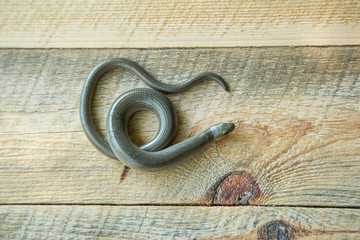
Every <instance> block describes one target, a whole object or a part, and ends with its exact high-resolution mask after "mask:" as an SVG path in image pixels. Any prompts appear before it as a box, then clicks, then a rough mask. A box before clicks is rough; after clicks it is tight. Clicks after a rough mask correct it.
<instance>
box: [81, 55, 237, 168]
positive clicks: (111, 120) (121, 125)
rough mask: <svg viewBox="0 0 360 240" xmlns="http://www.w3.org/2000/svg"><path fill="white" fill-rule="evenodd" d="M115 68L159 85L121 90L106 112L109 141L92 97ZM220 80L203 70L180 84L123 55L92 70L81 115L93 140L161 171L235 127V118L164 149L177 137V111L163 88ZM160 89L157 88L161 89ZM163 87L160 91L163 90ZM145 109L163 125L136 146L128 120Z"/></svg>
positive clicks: (136, 164)
mask: <svg viewBox="0 0 360 240" xmlns="http://www.w3.org/2000/svg"><path fill="white" fill-rule="evenodd" d="M116 68H123V69H126V70H129V71H131V72H132V73H134V74H135V75H137V76H138V77H140V78H141V79H142V80H143V81H144V82H145V83H146V84H147V85H149V86H150V87H151V88H153V89H155V90H153V89H146V88H138V89H133V90H130V91H128V92H126V93H124V94H122V95H121V96H120V97H119V98H118V99H116V101H115V102H114V103H113V105H112V106H111V108H110V110H109V113H108V117H107V127H106V133H107V139H108V142H106V141H105V140H104V139H103V138H102V137H101V136H100V134H99V133H98V131H97V130H96V129H95V126H94V123H93V121H92V117H91V100H92V96H93V93H94V89H95V86H96V83H97V82H98V80H99V79H100V78H101V76H102V75H103V74H104V73H105V72H107V71H109V70H111V69H116ZM206 78H208V79H212V80H215V81H217V82H218V83H219V84H220V85H221V86H222V87H223V88H224V89H225V90H227V88H226V84H225V81H224V80H223V79H222V78H221V77H220V76H218V75H216V74H214V73H201V74H198V75H196V76H194V77H192V78H191V79H189V80H187V81H185V82H183V83H179V84H166V83H162V82H159V81H157V80H156V79H155V78H153V77H152V76H151V75H150V74H149V73H147V72H146V71H145V70H144V69H142V68H141V67H140V66H139V65H137V64H136V63H134V62H132V61H130V60H127V59H123V58H114V59H108V60H105V61H103V62H101V63H100V64H99V65H97V66H96V67H95V68H94V69H93V70H92V71H91V72H90V74H89V76H88V78H87V80H86V82H85V84H84V88H83V91H82V94H81V101H80V119H81V124H82V126H83V130H84V132H85V134H86V135H87V137H88V139H89V140H90V142H91V143H92V144H93V145H94V146H95V147H96V148H97V149H98V150H99V151H101V152H102V153H104V154H105V155H107V156H109V157H111V158H115V159H119V160H120V161H121V162H123V163H124V164H125V165H127V166H129V167H131V168H134V169H137V170H142V171H156V170H161V169H164V168H167V167H170V166H173V165H175V164H178V163H180V162H181V161H183V160H186V159H188V158H190V157H191V156H193V155H194V154H195V153H197V152H199V151H201V150H202V149H203V148H204V147H205V146H206V145H207V144H208V143H210V142H213V141H216V140H218V139H220V138H221V137H223V136H224V135H226V134H227V133H229V132H231V131H232V130H233V129H234V124H232V123H221V124H217V125H214V126H212V127H211V128H209V129H207V130H205V131H204V132H202V133H200V134H199V135H197V136H195V137H192V138H189V139H187V140H185V141H183V142H180V143H178V144H175V145H173V146H171V147H168V148H166V149H164V148H165V147H166V146H167V145H169V144H170V142H171V141H172V140H173V139H174V137H175V134H176V129H177V116H176V112H175V110H174V109H173V107H172V104H171V102H170V101H169V100H168V99H167V98H166V97H165V96H164V95H163V94H161V93H160V92H164V93H173V92H181V91H184V90H185V89H187V88H188V87H190V86H191V85H192V84H194V83H196V82H198V81H200V80H203V79H206ZM156 90H157V91H156ZM159 91H160V92H159ZM142 109H147V110H150V111H152V112H154V113H155V114H156V116H157V117H158V119H159V122H160V124H159V125H160V127H159V131H158V133H157V135H156V137H155V138H154V139H153V140H151V141H150V142H148V143H147V144H145V145H143V146H141V147H137V146H136V145H134V144H133V143H132V141H131V140H130V138H129V136H128V121H129V118H130V117H131V115H132V114H133V113H134V112H136V111H138V110H142Z"/></svg>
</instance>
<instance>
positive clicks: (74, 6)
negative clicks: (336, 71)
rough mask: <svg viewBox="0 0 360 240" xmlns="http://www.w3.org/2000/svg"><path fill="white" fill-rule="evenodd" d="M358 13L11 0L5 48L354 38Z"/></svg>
mask: <svg viewBox="0 0 360 240" xmlns="http://www.w3.org/2000/svg"><path fill="white" fill-rule="evenodd" d="M359 12H360V3H359V1H350V0H344V1H342V0H338V1H333V0H325V1H324V0H304V1H292V0H277V1H254V0H252V1H245V0H244V1H232V0H220V1H212V0H202V1H194V0H193V1H175V0H171V1H167V0H155V1H154V0H146V1H140V0H136V1H133V0H127V1H109V0H102V1H92V2H89V1H70V0H68V1H66V0H62V1H56V2H54V1H46V2H44V1H40V0H35V1H26V0H21V1H10V0H5V1H2V4H1V8H0V16H1V23H0V47H2V48H8V47H10V48H11V47H16V48H75V47H76V48H104V47H105V48H119V47H127V48H128V47H136V48H138V47H140V48H149V47H156V48H158V47H160V48H164V47H234V46H294V45H299V46H300V45H301V46H304V45H317V46H322V45H351V44H360V14H359Z"/></svg>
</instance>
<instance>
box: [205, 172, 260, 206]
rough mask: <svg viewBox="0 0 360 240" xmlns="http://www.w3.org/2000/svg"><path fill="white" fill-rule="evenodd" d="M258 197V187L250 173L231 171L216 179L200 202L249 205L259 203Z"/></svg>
mask: <svg viewBox="0 0 360 240" xmlns="http://www.w3.org/2000/svg"><path fill="white" fill-rule="evenodd" d="M260 197H261V192H260V188H259V186H258V184H257V183H256V181H255V178H254V177H253V176H251V174H250V173H248V172H246V171H233V172H229V173H227V174H225V175H224V176H223V177H221V178H220V179H219V180H218V181H216V183H215V184H213V185H212V186H211V187H210V188H209V190H208V191H207V192H206V193H205V195H204V197H203V198H202V199H201V202H202V203H204V204H209V205H211V204H213V205H251V204H259V203H260V201H261V198H260Z"/></svg>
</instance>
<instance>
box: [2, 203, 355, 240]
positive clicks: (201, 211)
mask: <svg viewBox="0 0 360 240" xmlns="http://www.w3.org/2000/svg"><path fill="white" fill-rule="evenodd" d="M0 220H2V221H0V237H1V238H3V239H4V238H11V239H23V238H27V239H49V238H50V239H53V238H56V239H73V238H76V239H113V238H117V239H119V238H120V239H359V238H360V225H359V222H360V210H359V209H331V208H320V209H319V208H298V207H296V208H287V207H284V208H274V207H211V208H210V207H169V206H168V207H166V206H162V207H156V206H132V207H131V206H126V207H124V206H57V207H54V206H12V207H11V208H9V207H5V206H2V207H0Z"/></svg>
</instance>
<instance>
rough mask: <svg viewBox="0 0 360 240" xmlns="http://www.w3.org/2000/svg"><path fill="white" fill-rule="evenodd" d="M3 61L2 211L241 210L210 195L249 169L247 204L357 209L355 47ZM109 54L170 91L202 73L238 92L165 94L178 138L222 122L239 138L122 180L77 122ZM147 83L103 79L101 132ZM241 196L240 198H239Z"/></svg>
mask: <svg viewBox="0 0 360 240" xmlns="http://www.w3.org/2000/svg"><path fill="white" fill-rule="evenodd" d="M0 54H1V59H7V61H2V62H1V65H0V73H1V79H2V81H1V84H2V86H1V89H2V94H1V96H0V109H1V110H0V111H1V115H0V122H1V126H2V127H1V128H0V136H1V138H0V146H1V147H0V151H1V152H0V154H1V156H2V157H1V162H0V164H1V165H0V185H1V188H0V202H1V203H76V204H84V203H96V204H109V203H112V204H149V203H153V204H184V203H191V204H194V203H202V204H212V203H214V204H236V201H235V200H229V199H226V198H225V195H226V192H223V191H224V190H223V189H222V190H220V189H218V192H217V195H216V199H213V200H209V199H211V197H214V196H209V195H211V194H212V195H214V193H211V192H208V189H210V188H211V186H213V185H214V184H216V182H217V181H218V180H219V179H220V178H222V177H223V176H225V175H226V174H228V173H229V172H232V171H244V174H245V175H244V176H243V175H242V173H241V174H240V175H236V176H232V177H231V179H232V178H233V177H234V178H235V179H237V180H236V181H240V182H239V184H245V182H244V181H250V180H246V179H247V178H248V177H246V176H248V175H249V176H252V180H251V181H254V186H255V185H257V187H256V188H257V189H258V190H257V191H258V193H257V194H258V196H257V197H255V196H254V198H252V199H250V200H249V201H245V202H242V203H241V204H257V205H258V204H260V205H288V206H293V205H296V206H333V207H338V206H343V207H359V206H360V189H359V178H360V175H359V172H360V138H359V137H360V112H359V110H360V98H359V96H360V81H359V74H360V68H359V66H360V50H359V48H358V47H329V48H317V47H297V48H284V47H274V48H236V49H233V48H232V49H169V50H134V49H130V50H1V51H0ZM109 57H126V58H130V59H132V60H134V61H136V62H138V63H139V64H140V65H142V66H144V67H145V68H146V69H147V70H148V71H150V72H151V73H152V74H153V75H154V76H156V77H157V78H159V79H160V80H162V81H165V82H173V83H174V82H180V81H183V80H184V79H187V78H189V77H190V76H192V75H194V74H196V73H199V72H202V71H212V72H215V73H218V74H220V75H221V76H223V77H224V78H225V79H226V81H227V82H228V84H229V86H230V88H231V93H230V94H228V93H226V92H224V91H223V90H222V89H221V87H219V86H218V85H217V84H215V83H210V82H208V83H205V82H204V83H201V84H200V85H198V86H196V87H193V88H192V89H190V90H189V91H187V92H185V93H179V94H173V95H168V97H169V99H170V100H171V101H172V102H173V104H174V106H175V108H176V109H177V112H178V115H179V120H180V125H179V131H178V137H177V139H176V141H180V140H183V139H185V138H188V137H189V136H191V135H193V134H196V133H198V132H200V131H201V130H202V129H205V128H207V127H208V126H210V125H211V124H215V123H218V122H224V121H230V122H234V123H235V124H236V129H235V131H234V132H233V133H231V134H230V135H229V136H228V137H226V138H224V139H223V140H221V141H220V142H218V143H217V144H216V145H215V144H214V145H212V146H211V147H209V148H208V149H207V150H206V151H205V152H204V153H203V154H201V155H200V156H198V157H196V158H195V159H193V160H190V161H188V162H186V163H184V164H182V165H180V166H179V167H176V168H174V169H172V170H169V171H164V172H159V173H142V172H138V171H135V170H130V171H129V172H128V174H127V176H126V177H125V179H124V180H123V181H122V182H121V183H120V178H121V176H120V175H121V172H122V171H123V168H124V165H123V164H121V163H120V162H119V161H117V160H113V159H109V158H107V157H105V156H104V155H102V154H101V153H99V152H98V151H97V150H96V149H95V148H94V147H93V146H92V145H91V144H90V143H89V141H88V140H87V139H86V137H85V135H84V133H83V132H82V129H81V125H80V121H79V98H80V93H81V89H82V85H83V83H84V80H85V78H86V76H87V75H88V73H89V71H90V70H91V69H92V67H93V66H94V65H95V64H97V63H98V62H99V61H101V60H103V59H106V58H109ZM143 86H145V85H144V84H143V83H141V82H139V80H138V79H136V77H134V76H132V75H131V74H129V73H126V72H124V71H121V70H117V71H113V72H111V73H109V74H107V75H106V76H105V77H104V79H103V80H102V81H101V82H100V84H99V87H98V88H97V90H96V93H95V95H96V97H95V99H94V101H95V103H94V111H95V114H94V118H95V120H96V122H97V125H98V127H99V128H100V129H102V130H104V127H105V118H106V113H107V111H108V109H109V107H110V105H111V103H112V102H113V101H114V100H115V98H116V97H117V96H118V95H120V94H121V93H122V92H124V91H126V90H128V89H132V88H134V87H143ZM148 117H149V114H146V113H145V114H144V113H143V114H138V118H139V119H140V120H139V121H137V122H135V124H133V125H132V127H131V129H132V132H133V134H134V136H135V139H136V140H137V141H138V142H139V141H140V142H144V141H145V139H150V138H151V136H153V135H155V133H156V131H157V125H156V120H155V118H152V119H150V120H148V119H149V118H148ZM142 128H144V129H146V130H144V131H143V130H142ZM231 179H228V180H227V181H225V183H224V184H225V185H221V188H226V184H227V183H228V182H229V181H230V180H231ZM230 182H231V181H230ZM246 184H247V183H246ZM232 188H236V186H231V187H230V189H232ZM219 191H222V193H221V194H220V193H219ZM239 191H240V190H239ZM242 191H243V190H242ZM244 191H245V190H244ZM244 191H243V192H242V193H241V191H240V192H239V193H237V192H236V191H235V190H234V191H233V192H231V194H233V195H234V196H232V197H234V198H238V197H239V196H241V194H246V191H245V192H244ZM237 194H238V195H237ZM234 201H235V202H234ZM240 202H241V201H240Z"/></svg>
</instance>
